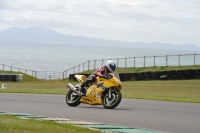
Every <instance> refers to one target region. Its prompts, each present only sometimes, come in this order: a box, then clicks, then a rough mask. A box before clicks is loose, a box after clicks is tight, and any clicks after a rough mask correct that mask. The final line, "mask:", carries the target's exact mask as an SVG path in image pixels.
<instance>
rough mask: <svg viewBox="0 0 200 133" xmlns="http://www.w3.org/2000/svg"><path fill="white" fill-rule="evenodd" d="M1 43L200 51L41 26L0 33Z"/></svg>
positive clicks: (17, 28) (183, 46)
mask: <svg viewBox="0 0 200 133" xmlns="http://www.w3.org/2000/svg"><path fill="white" fill-rule="evenodd" d="M0 41H15V42H45V43H62V44H77V45H108V46H111V45H112V46H118V47H121V46H123V47H132V48H141V49H143V48H145V49H165V50H190V51H197V50H200V48H199V47H197V46H196V45H193V44H183V45H173V44H170V43H160V42H153V43H143V42H134V43H129V42H120V41H114V40H105V39H100V38H90V37H85V36H73V35H66V34H61V33H58V32H55V31H53V30H51V29H48V28H46V27H41V26H33V27H29V28H24V29H23V28H19V27H11V28H8V29H6V30H3V31H0Z"/></svg>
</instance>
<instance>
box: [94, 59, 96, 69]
mask: <svg viewBox="0 0 200 133" xmlns="http://www.w3.org/2000/svg"><path fill="white" fill-rule="evenodd" d="M94 69H96V60H94Z"/></svg>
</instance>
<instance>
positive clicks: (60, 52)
mask: <svg viewBox="0 0 200 133" xmlns="http://www.w3.org/2000/svg"><path fill="white" fill-rule="evenodd" d="M185 54H189V55H188V56H178V55H185ZM194 54H200V51H183V50H180V51H178V50H155V49H136V48H133V47H128V46H103V45H74V44H56V43H51V44H50V43H30V42H1V43H0V70H2V69H4V70H16V71H17V70H21V69H25V70H32V71H57V72H63V71H66V70H69V69H71V68H74V66H77V68H78V66H79V67H80V68H81V69H82V70H85V69H87V68H88V62H90V64H89V67H91V66H92V67H93V68H97V67H98V66H100V65H102V64H104V63H105V62H106V61H107V60H109V59H114V60H115V61H116V62H117V63H118V67H143V66H145V67H146V66H155V65H156V66H166V65H167V66H178V65H194V64H196V65H197V64H198V65H200V55H194ZM166 55H168V56H166ZM170 55H174V56H170ZM175 55H177V56H175ZM134 57H135V58H134ZM86 64H87V65H86ZM81 65H82V66H81ZM11 66H12V67H11ZM80 68H79V69H80ZM79 71H80V70H79Z"/></svg>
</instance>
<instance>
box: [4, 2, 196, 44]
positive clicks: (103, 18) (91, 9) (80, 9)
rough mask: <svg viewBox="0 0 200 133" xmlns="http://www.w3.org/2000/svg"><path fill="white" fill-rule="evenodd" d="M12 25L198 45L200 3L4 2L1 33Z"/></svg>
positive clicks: (112, 38) (149, 41)
mask: <svg viewBox="0 0 200 133" xmlns="http://www.w3.org/2000/svg"><path fill="white" fill-rule="evenodd" d="M12 26H18V27H22V28H26V27H30V26H45V27H47V28H50V29H52V30H55V31H57V32H60V33H63V34H69V35H77V36H87V37H93V38H103V39H108V40H118V41H125V42H145V43H151V42H162V43H171V44H174V45H180V44H187V43H190V44H194V45H197V46H200V0H0V31H2V30H4V29H6V28H9V27H12Z"/></svg>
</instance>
